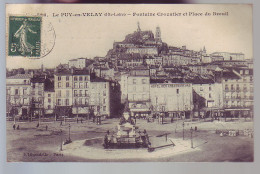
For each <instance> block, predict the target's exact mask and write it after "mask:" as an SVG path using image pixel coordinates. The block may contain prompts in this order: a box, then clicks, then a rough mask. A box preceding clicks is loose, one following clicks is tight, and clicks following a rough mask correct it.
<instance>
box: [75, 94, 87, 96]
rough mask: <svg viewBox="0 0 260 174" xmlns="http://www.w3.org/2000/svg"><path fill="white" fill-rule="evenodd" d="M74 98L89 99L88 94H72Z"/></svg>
mask: <svg viewBox="0 0 260 174" xmlns="http://www.w3.org/2000/svg"><path fill="white" fill-rule="evenodd" d="M74 97H89V94H74Z"/></svg>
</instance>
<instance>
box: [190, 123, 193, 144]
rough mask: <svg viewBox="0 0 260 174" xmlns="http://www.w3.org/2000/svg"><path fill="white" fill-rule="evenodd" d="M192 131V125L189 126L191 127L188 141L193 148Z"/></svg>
mask: <svg viewBox="0 0 260 174" xmlns="http://www.w3.org/2000/svg"><path fill="white" fill-rule="evenodd" d="M192 132H193V129H192V127H191V128H190V143H191V148H193V139H192Z"/></svg>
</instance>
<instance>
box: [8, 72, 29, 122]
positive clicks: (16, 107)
mask: <svg viewBox="0 0 260 174" xmlns="http://www.w3.org/2000/svg"><path fill="white" fill-rule="evenodd" d="M31 77H32V76H31V75H29V74H17V75H14V76H10V77H7V78H6V112H7V115H8V116H19V117H28V115H29V113H30V105H31Z"/></svg>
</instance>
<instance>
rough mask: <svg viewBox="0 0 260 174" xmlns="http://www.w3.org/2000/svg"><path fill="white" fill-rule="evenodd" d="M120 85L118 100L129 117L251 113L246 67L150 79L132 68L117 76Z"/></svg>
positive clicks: (249, 74) (250, 84)
mask: <svg viewBox="0 0 260 174" xmlns="http://www.w3.org/2000/svg"><path fill="white" fill-rule="evenodd" d="M133 72H134V73H133ZM120 86H121V91H122V94H121V101H122V102H127V103H128V105H129V108H130V111H131V113H132V115H133V116H134V115H138V116H148V115H150V114H153V113H163V114H165V115H169V116H185V117H191V116H192V117H193V116H195V117H196V116H201V117H204V116H209V115H210V116H223V115H224V114H227V116H250V117H251V116H252V115H253V72H252V69H249V68H236V69H225V70H219V71H215V73H214V80H213V79H203V78H190V79H189V78H179V79H172V78H164V79H162V78H160V79H153V78H151V77H150V76H149V75H148V73H147V74H146V75H144V73H142V74H140V73H138V72H136V71H134V70H133V71H131V73H125V74H123V75H122V76H121V81H120Z"/></svg>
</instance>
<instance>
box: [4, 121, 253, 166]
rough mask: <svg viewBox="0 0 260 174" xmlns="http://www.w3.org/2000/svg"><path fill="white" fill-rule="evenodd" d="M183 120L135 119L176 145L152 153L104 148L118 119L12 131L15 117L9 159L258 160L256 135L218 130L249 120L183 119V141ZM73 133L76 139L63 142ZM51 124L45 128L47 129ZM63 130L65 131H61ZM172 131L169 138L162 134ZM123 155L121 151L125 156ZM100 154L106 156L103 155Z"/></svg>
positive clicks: (24, 125)
mask: <svg viewBox="0 0 260 174" xmlns="http://www.w3.org/2000/svg"><path fill="white" fill-rule="evenodd" d="M183 121H184V122H185V120H178V121H174V123H171V122H170V121H169V120H166V123H165V124H163V125H162V124H159V123H158V122H157V120H155V121H154V122H150V123H148V122H147V120H144V119H137V123H136V126H138V127H139V129H140V131H143V130H144V129H146V131H147V133H148V135H149V136H150V138H151V139H153V141H152V146H154V147H155V146H156V144H157V145H158V144H159V145H163V144H164V143H168V141H169V140H172V142H173V143H174V144H175V146H174V147H166V148H161V149H156V150H155V151H154V152H148V151H147V149H137V150H133V149H130V150H129V149H127V150H126V149H113V150H106V149H103V147H102V139H103V137H104V136H105V134H106V131H107V130H110V132H111V131H113V130H114V131H115V127H116V126H117V124H118V122H119V119H106V120H102V124H101V125H97V124H96V123H93V122H92V120H91V121H90V120H84V121H83V123H81V122H80V121H79V122H78V123H77V122H67V123H64V122H63V124H62V125H60V122H58V121H57V122H48V123H47V122H41V123H40V125H39V127H38V128H37V127H36V126H37V123H38V122H37V121H35V122H17V123H16V126H18V125H19V130H13V122H12V121H7V124H6V127H7V128H6V129H7V146H6V148H7V161H17V162H19V161H34V162H35V161H45V162H48V161H64V162H65V161H175V162H218V161H219V162H221V161H231V162H235V161H239V162H243V161H246V162H251V161H253V160H254V139H253V137H251V136H245V135H242V133H240V135H238V136H236V137H231V136H223V137H221V136H220V135H219V134H216V129H218V130H225V129H228V130H231V129H233V130H240V132H242V131H243V130H244V129H253V122H251V121H243V120H240V121H238V120H236V121H228V122H223V121H216V120H215V121H213V122H187V121H186V122H185V123H184V140H183V125H182V124H183ZM69 124H70V136H71V139H72V141H73V142H72V144H68V145H62V151H60V148H61V142H64V141H65V139H67V138H68V136H69ZM46 125H47V130H46ZM195 126H196V127H197V128H198V130H197V131H193V148H191V133H190V128H191V127H193V129H194V128H195ZM61 130H62V134H60V131H61ZM165 133H169V134H168V136H167V139H168V140H167V142H166V137H165V136H164V135H163V134H165ZM87 139H99V141H97V142H95V143H94V144H93V145H92V146H91V147H88V146H82V144H83V143H84V141H85V140H87ZM122 154H123V156H122ZM102 155H103V156H104V158H102Z"/></svg>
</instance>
